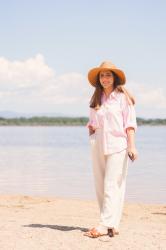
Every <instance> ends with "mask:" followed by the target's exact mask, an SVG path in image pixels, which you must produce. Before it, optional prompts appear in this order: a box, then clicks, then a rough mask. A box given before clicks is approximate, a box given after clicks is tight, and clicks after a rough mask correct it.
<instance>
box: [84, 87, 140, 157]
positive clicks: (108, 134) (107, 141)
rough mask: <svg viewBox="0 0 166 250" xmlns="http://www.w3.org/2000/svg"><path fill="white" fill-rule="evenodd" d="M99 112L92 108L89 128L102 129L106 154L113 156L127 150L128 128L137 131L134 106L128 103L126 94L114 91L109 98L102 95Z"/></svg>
mask: <svg viewBox="0 0 166 250" xmlns="http://www.w3.org/2000/svg"><path fill="white" fill-rule="evenodd" d="M101 103H102V105H101V107H100V109H99V110H95V109H93V108H90V116H89V122H88V123H87V125H86V126H87V127H89V126H92V127H93V129H94V130H96V129H102V137H103V139H102V142H103V150H104V154H105V155H107V154H113V153H116V152H120V151H122V150H124V149H126V148H127V133H126V128H128V127H133V128H134V129H135V131H136V129H137V122H136V113H135V109H134V106H133V105H132V104H129V103H128V100H127V98H126V96H125V94H124V93H122V92H116V91H113V92H112V93H111V94H110V95H109V97H108V98H107V97H106V95H105V94H104V92H103V94H102V98H101Z"/></svg>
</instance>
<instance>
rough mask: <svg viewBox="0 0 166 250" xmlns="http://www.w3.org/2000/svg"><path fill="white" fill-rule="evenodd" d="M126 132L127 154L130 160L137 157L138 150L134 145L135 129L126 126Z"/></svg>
mask: <svg viewBox="0 0 166 250" xmlns="http://www.w3.org/2000/svg"><path fill="white" fill-rule="evenodd" d="M126 133H127V143H128V154H129V157H130V159H131V160H132V161H134V160H135V159H137V157H138V152H137V150H136V147H135V129H134V128H132V127H128V128H127V129H126Z"/></svg>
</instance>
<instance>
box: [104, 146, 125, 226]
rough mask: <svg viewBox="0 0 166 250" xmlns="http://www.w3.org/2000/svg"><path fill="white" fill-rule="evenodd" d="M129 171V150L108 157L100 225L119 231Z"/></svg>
mask: <svg viewBox="0 0 166 250" xmlns="http://www.w3.org/2000/svg"><path fill="white" fill-rule="evenodd" d="M127 170H128V154H127V150H123V151H121V152H119V153H115V154H111V155H108V156H107V157H106V170H105V178H104V198H103V206H102V209H101V217H100V225H103V226H106V227H109V228H115V229H116V231H118V228H119V223H120V219H121V215H122V209H123V204H124V195H125V186H126V176H127Z"/></svg>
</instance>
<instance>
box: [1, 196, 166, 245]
mask: <svg viewBox="0 0 166 250" xmlns="http://www.w3.org/2000/svg"><path fill="white" fill-rule="evenodd" d="M98 218H99V210H98V206H97V202H96V201H95V200H78V199H64V198H63V199H62V198H59V197H56V198H54V197H31V196H21V195H17V196H16V195H15V196H9V195H1V196H0V221H1V223H0V250H25V249H26V250H62V249H63V250H70V249H71V250H79V249H80V250H85V249H88V250H93V249H94V250H97V249H98V250H99V249H103V250H105V249H114V250H116V249H117V250H129V249H131V250H142V249H147V250H153V249H154V250H157V249H160V250H164V249H166V205H163V204H162V205H155V204H154V205H152V204H150V205H149V204H141V203H137V204H134V203H125V205H124V210H123V216H122V220H121V224H120V234H119V235H117V236H115V237H114V238H110V237H108V236H103V237H100V238H96V239H91V238H89V237H86V236H83V233H84V232H85V231H86V230H87V229H88V228H91V227H93V226H95V225H97V223H98Z"/></svg>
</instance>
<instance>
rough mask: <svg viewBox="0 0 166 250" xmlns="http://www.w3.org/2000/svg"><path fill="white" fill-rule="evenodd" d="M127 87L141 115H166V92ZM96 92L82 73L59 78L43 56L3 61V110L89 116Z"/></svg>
mask: <svg viewBox="0 0 166 250" xmlns="http://www.w3.org/2000/svg"><path fill="white" fill-rule="evenodd" d="M126 87H127V89H129V91H131V93H133V94H134V96H135V97H136V104H137V105H136V107H137V109H138V110H139V114H140V116H144V115H145V116H147V115H154V114H155V115H158V114H159V113H160V112H161V113H162V114H165V113H166V91H165V89H164V88H163V87H162V86H158V87H156V86H149V85H148V84H142V83H137V82H135V81H130V82H128V83H127V85H126ZM93 90H94V89H93V88H92V87H91V86H90V85H89V84H88V82H87V79H86V78H85V76H84V75H82V74H80V73H77V72H70V73H66V74H63V75H58V74H57V73H56V72H55V70H54V69H53V68H51V67H49V66H48V65H47V64H46V62H45V59H44V56H43V55H42V54H37V55H35V56H34V57H31V58H29V59H27V60H22V61H21V60H20V61H19V60H17V61H10V60H8V59H6V58H2V57H1V58H0V100H1V110H2V109H9V110H13V108H14V109H15V110H18V111H20V110H21V111H24V110H27V111H28V110H29V112H32V111H33V110H35V111H38V112H40V111H43V110H45V111H47V110H48V111H50V110H51V111H53V110H55V109H58V110H56V112H57V111H58V112H61V109H63V113H64V112H66V114H67V111H68V109H69V108H70V113H72V112H73V114H74V113H75V111H76V110H77V113H78V114H79V109H81V108H82V110H84V111H85V112H86V113H87V110H88V104H89V100H90V96H91V95H92V92H93ZM62 107H63V108H62ZM66 107H67V109H66ZM151 110H152V111H151ZM149 111H150V112H149Z"/></svg>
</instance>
